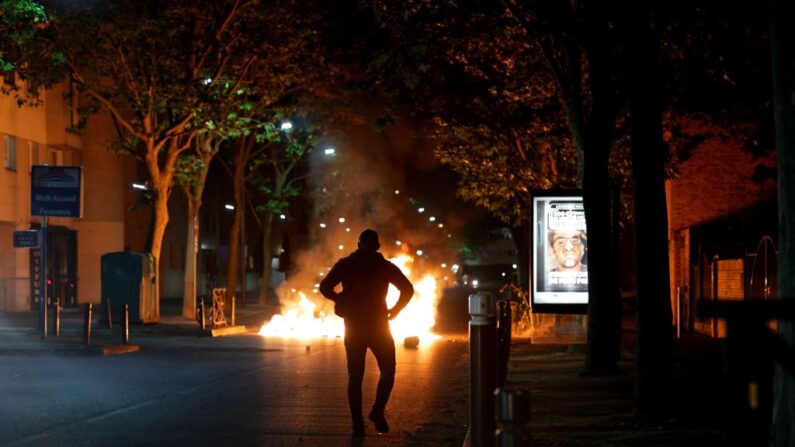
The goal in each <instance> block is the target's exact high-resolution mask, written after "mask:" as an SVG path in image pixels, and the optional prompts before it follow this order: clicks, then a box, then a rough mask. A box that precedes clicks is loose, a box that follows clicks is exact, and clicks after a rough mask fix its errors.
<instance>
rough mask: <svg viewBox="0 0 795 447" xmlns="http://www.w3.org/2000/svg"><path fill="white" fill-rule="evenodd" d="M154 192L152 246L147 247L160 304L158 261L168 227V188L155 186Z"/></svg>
mask: <svg viewBox="0 0 795 447" xmlns="http://www.w3.org/2000/svg"><path fill="white" fill-rule="evenodd" d="M155 188H156V189H155V190H154V194H155V202H154V203H153V204H152V206H153V208H154V210H153V211H154V227H153V231H152V241H151V242H152V245H151V246H150V247H149V252H150V253H152V257H154V259H155V272H157V273H156V274H155V283H156V287H155V290H156V291H157V292H156V293H157V302H158V303H159V302H160V293H161V290H160V284H161V282H160V273H161V271H160V265H161V263H160V260H161V257H160V255H161V253H162V251H163V237H164V236H165V234H166V227H167V226H168V196H169V192H170V187H169V186H165V187H161V186H160V185H156V187H155Z"/></svg>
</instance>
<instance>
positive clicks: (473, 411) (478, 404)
mask: <svg viewBox="0 0 795 447" xmlns="http://www.w3.org/2000/svg"><path fill="white" fill-rule="evenodd" d="M469 314H470V316H471V317H472V319H471V320H470V322H469V380H470V398H469V427H470V430H471V432H470V434H471V436H470V441H471V445H472V447H489V446H491V445H493V443H494V436H493V434H494V403H493V398H494V389H495V388H496V386H495V372H496V370H495V361H496V359H495V352H494V351H495V349H494V347H495V343H496V327H495V323H494V297H493V296H492V295H491V294H490V293H487V292H478V293H475V294H473V295H469Z"/></svg>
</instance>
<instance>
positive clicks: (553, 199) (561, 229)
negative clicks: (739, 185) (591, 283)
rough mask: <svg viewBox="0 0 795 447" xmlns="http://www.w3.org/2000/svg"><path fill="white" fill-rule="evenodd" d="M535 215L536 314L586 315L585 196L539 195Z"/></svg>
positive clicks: (533, 273)
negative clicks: (583, 197)
mask: <svg viewBox="0 0 795 447" xmlns="http://www.w3.org/2000/svg"><path fill="white" fill-rule="evenodd" d="M532 213H533V247H532V250H531V253H532V255H531V256H532V260H531V263H530V264H531V269H532V272H531V273H532V282H533V284H532V291H533V293H532V299H533V310H534V311H535V312H541V313H543V312H552V313H586V312H587V305H588V233H587V231H586V228H585V208H584V207H583V202H582V196H581V195H576V194H575V193H536V194H534V195H533V199H532Z"/></svg>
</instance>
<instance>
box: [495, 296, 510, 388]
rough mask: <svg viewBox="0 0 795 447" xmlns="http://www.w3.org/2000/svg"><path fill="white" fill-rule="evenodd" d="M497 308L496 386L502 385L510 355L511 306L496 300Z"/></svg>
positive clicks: (503, 301) (506, 373) (505, 301)
mask: <svg viewBox="0 0 795 447" xmlns="http://www.w3.org/2000/svg"><path fill="white" fill-rule="evenodd" d="M497 309H498V310H497V365H496V367H497V381H496V386H497V387H502V386H503V385H505V379H506V378H507V376H508V360H509V359H510V356H511V306H510V303H509V302H508V301H507V300H498V301H497Z"/></svg>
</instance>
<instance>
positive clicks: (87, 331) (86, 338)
mask: <svg viewBox="0 0 795 447" xmlns="http://www.w3.org/2000/svg"><path fill="white" fill-rule="evenodd" d="M93 306H94V305H93V304H91V303H88V304H86V320H85V321H84V322H83V343H85V344H87V345H90V344H91V312H92V309H93Z"/></svg>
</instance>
